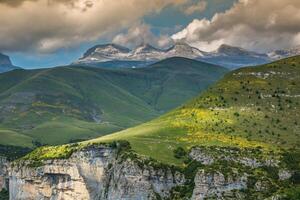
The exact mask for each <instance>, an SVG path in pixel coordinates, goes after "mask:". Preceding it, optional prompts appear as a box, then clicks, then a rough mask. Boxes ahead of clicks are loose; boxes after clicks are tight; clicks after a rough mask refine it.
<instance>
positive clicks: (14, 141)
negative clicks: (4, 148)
mask: <svg viewBox="0 0 300 200" xmlns="http://www.w3.org/2000/svg"><path fill="white" fill-rule="evenodd" d="M0 138H1V139H0V145H13V146H23V147H32V142H31V141H32V138H31V137H29V136H26V135H23V134H20V133H17V132H15V131H11V130H0Z"/></svg>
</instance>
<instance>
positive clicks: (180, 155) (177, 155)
mask: <svg viewBox="0 0 300 200" xmlns="http://www.w3.org/2000/svg"><path fill="white" fill-rule="evenodd" d="M186 155H187V153H186V151H185V150H184V149H183V148H182V147H178V148H177V149H175V150H174V157H175V158H178V159H180V158H183V157H185V156H186Z"/></svg>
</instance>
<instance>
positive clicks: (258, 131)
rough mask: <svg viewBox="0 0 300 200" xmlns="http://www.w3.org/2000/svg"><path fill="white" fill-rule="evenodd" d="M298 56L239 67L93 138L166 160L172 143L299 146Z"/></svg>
mask: <svg viewBox="0 0 300 200" xmlns="http://www.w3.org/2000/svg"><path fill="white" fill-rule="evenodd" d="M299 86H300V57H293V58H288V59H284V60H281V61H278V62H275V63H271V64H267V65H262V66H258V67H249V68H243V69H239V70H236V71H233V72H230V73H229V74H227V75H226V76H225V77H224V78H223V79H222V80H221V81H219V82H218V83H216V84H215V85H214V86H213V87H211V88H209V89H208V90H207V91H206V92H204V93H202V94H201V95H200V96H199V97H197V98H195V99H194V100H192V101H190V102H189V103H187V104H185V105H183V106H181V107H180V108H178V109H176V110H174V111H172V112H170V113H168V114H166V115H164V116H162V117H160V118H158V119H155V120H153V121H151V122H148V123H145V124H142V125H140V126H137V127H134V128H130V129H127V130H124V131H121V132H118V133H115V134H111V135H107V136H104V137H101V138H98V139H95V140H91V141H88V143H94V142H96V143H97V142H108V141H114V140H127V141H129V142H130V143H131V146H132V148H133V150H135V151H136V152H138V153H139V154H141V155H146V156H150V157H152V158H154V159H157V160H159V161H162V162H165V163H168V164H172V163H173V164H180V163H182V160H179V159H176V158H175V157H174V150H175V149H177V148H178V147H183V148H185V149H188V148H190V147H192V146H196V145H204V146H225V147H226V146H230V147H232V146H236V147H241V148H246V147H249V148H253V147H259V148H262V149H264V150H265V151H267V152H269V151H274V152H276V151H280V149H290V148H296V149H299V144H300V105H299V104H300V87H299Z"/></svg>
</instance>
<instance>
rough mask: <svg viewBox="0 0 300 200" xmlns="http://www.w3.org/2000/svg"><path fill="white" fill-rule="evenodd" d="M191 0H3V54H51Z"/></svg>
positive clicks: (0, 21)
mask: <svg viewBox="0 0 300 200" xmlns="http://www.w3.org/2000/svg"><path fill="white" fill-rule="evenodd" d="M187 1H188V0H151V1H149V0H118V1H115V0H0V24H1V25H0V51H28V50H36V51H39V52H51V51H54V50H56V49H59V48H62V47H69V46H73V45H76V44H79V43H81V42H84V41H93V40H96V39H99V37H104V36H106V35H107V34H110V33H114V32H117V31H119V30H121V29H123V28H126V27H129V26H130V25H131V24H134V23H136V22H137V21H139V20H140V18H141V17H143V16H145V15H147V14H149V13H152V12H159V11H160V10H161V9H162V8H164V7H166V6H168V5H174V6H177V5H180V4H184V3H186V2H187Z"/></svg>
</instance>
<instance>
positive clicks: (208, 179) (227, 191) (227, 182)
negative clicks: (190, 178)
mask: <svg viewBox="0 0 300 200" xmlns="http://www.w3.org/2000/svg"><path fill="white" fill-rule="evenodd" d="M246 188H247V176H246V175H242V176H239V175H238V174H236V176H233V175H232V176H229V177H225V176H224V175H223V174H222V173H220V172H213V173H208V172H205V170H199V171H198V173H197V174H196V176H195V188H194V191H193V196H192V200H204V199H205V198H208V197H209V198H213V199H224V197H225V196H232V197H235V199H237V198H238V197H237V196H235V194H234V193H233V192H232V191H234V190H241V189H246Z"/></svg>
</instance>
